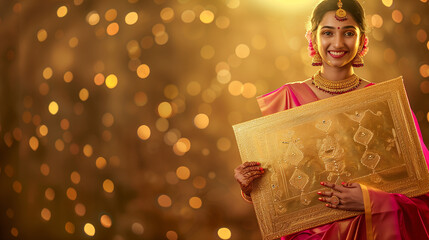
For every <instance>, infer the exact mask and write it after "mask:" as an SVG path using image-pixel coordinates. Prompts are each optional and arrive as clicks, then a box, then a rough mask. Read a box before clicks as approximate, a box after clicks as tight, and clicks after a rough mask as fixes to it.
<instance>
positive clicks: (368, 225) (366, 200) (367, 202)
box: [360, 184, 374, 240]
mask: <svg viewBox="0 0 429 240" xmlns="http://www.w3.org/2000/svg"><path fill="white" fill-rule="evenodd" d="M360 188H361V189H362V196H363V204H364V206H365V226H366V238H367V239H368V240H374V231H373V230H372V213H371V201H370V198H369V192H368V187H367V186H365V185H363V184H360Z"/></svg>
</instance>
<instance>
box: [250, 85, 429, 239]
mask: <svg viewBox="0 0 429 240" xmlns="http://www.w3.org/2000/svg"><path fill="white" fill-rule="evenodd" d="M372 85H374V84H373V83H370V84H368V85H367V86H365V87H369V86H372ZM317 100H319V99H318V98H317V96H316V95H315V94H314V92H313V91H312V90H311V88H310V87H309V86H308V85H307V84H305V83H301V82H297V83H291V84H286V85H283V86H282V87H281V88H279V89H277V90H275V91H273V92H271V93H268V94H265V95H262V96H260V97H258V98H257V101H258V104H259V107H260V109H261V112H262V115H264V116H265V115H269V114H272V113H276V112H279V111H283V110H286V109H290V108H293V107H298V106H301V105H304V104H307V103H310V102H314V101H317ZM413 118H414V123H415V125H416V128H417V132H418V134H419V137H420V144H421V146H422V148H423V152H424V155H425V158H426V163H427V165H428V166H429V151H428V149H427V147H426V146H425V144H424V142H423V138H422V134H421V132H420V127H419V125H418V123H417V119H416V117H415V116H414V114H413ZM363 188H366V187H365V186H363ZM367 197H368V201H367V202H366V203H365V213H364V212H362V215H358V216H356V217H352V218H348V219H344V220H340V221H336V222H333V223H329V224H326V225H323V226H319V227H316V228H312V229H307V230H305V231H301V232H298V233H295V234H292V235H288V236H285V237H282V240H320V239H321V240H336V239H338V240H339V239H341V240H342V239H345V240H372V239H375V240H395V239H410V240H414V239H418V240H424V239H428V240H429V193H428V194H425V195H422V196H418V197H414V198H409V197H407V196H405V195H403V194H393V193H387V192H383V191H380V190H378V189H372V188H368V190H367ZM364 198H365V194H364Z"/></svg>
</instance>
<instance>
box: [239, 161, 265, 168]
mask: <svg viewBox="0 0 429 240" xmlns="http://www.w3.org/2000/svg"><path fill="white" fill-rule="evenodd" d="M259 165H261V163H259V162H245V163H243V167H244V168H247V167H253V166H259Z"/></svg>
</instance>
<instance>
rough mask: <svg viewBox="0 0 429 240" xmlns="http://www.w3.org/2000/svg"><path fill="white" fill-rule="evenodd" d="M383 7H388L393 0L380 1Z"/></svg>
mask: <svg viewBox="0 0 429 240" xmlns="http://www.w3.org/2000/svg"><path fill="white" fill-rule="evenodd" d="M382 2H383V4H384V6H386V7H390V6H392V4H393V0H382Z"/></svg>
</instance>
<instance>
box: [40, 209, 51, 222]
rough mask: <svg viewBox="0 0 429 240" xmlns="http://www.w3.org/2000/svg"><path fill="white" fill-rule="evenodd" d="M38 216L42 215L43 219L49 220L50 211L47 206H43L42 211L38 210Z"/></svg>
mask: <svg viewBox="0 0 429 240" xmlns="http://www.w3.org/2000/svg"><path fill="white" fill-rule="evenodd" d="M40 216H41V217H42V219H43V220H45V221H49V220H50V219H51V211H50V210H49V209H47V208H43V209H42V211H41V212H40Z"/></svg>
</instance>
